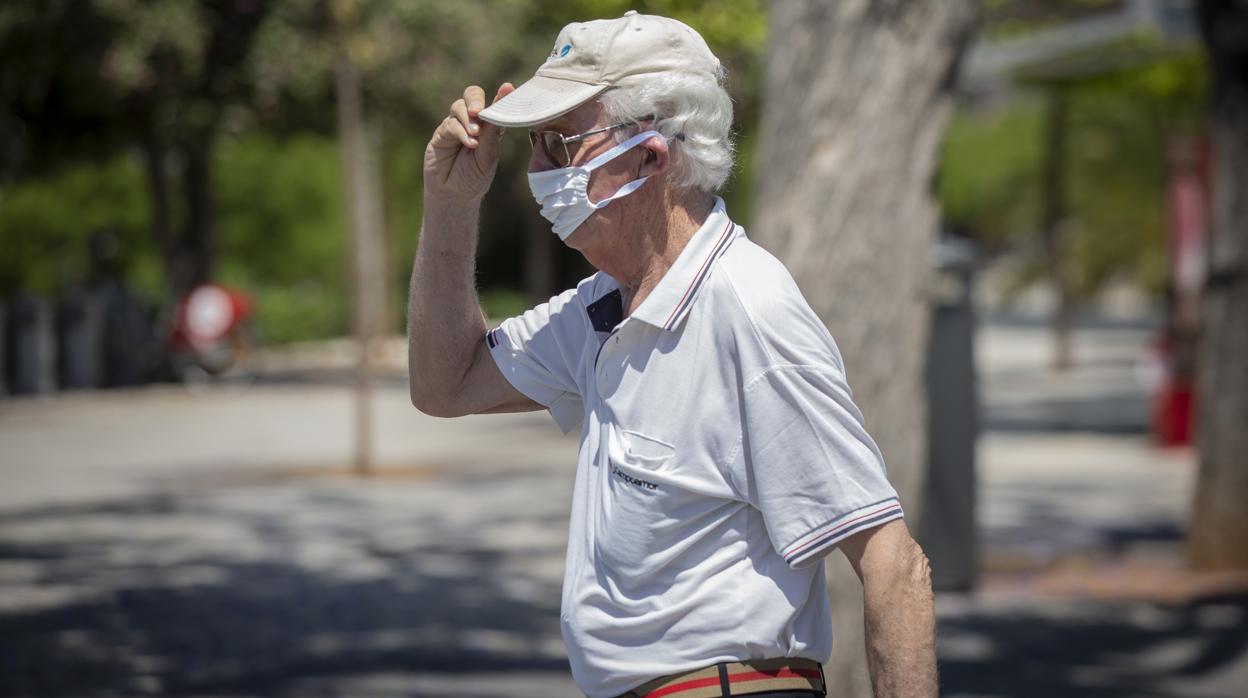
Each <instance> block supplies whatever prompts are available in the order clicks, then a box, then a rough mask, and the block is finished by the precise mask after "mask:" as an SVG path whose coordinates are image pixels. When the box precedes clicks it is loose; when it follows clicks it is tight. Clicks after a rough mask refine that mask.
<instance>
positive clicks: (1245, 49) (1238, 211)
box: [1187, 0, 1248, 569]
mask: <svg viewBox="0 0 1248 698" xmlns="http://www.w3.org/2000/svg"><path fill="white" fill-rule="evenodd" d="M1198 8H1199V13H1200V24H1201V30H1202V33H1203V35H1204V38H1205V44H1206V47H1207V49H1208V52H1209V63H1210V67H1211V69H1212V74H1213V102H1212V111H1211V114H1210V122H1211V130H1212V137H1213V148H1214V150H1213V160H1214V162H1213V207H1212V208H1213V215H1212V228H1213V229H1212V231H1211V235H1210V240H1209V248H1208V249H1209V276H1208V280H1207V282H1206V288H1205V298H1204V309H1203V313H1204V318H1203V325H1204V327H1203V337H1202V338H1201V342H1202V346H1201V351H1200V358H1199V362H1198V368H1197V371H1198V372H1199V384H1198V386H1199V387H1198V390H1197V396H1198V400H1199V421H1198V426H1199V435H1198V437H1197V438H1198V440H1199V452H1200V473H1199V478H1198V480H1197V484H1196V498H1195V502H1194V506H1193V515H1192V523H1191V529H1190V531H1189V532H1188V539H1187V557H1188V561H1189V563H1190V564H1192V565H1193V566H1194V567H1197V568H1206V569H1246V568H1248V544H1245V542H1244V537H1245V535H1248V506H1246V505H1245V501H1246V497H1248V429H1246V428H1245V425H1248V310H1246V309H1248V41H1245V40H1244V37H1245V36H1248V3H1245V2H1243V0H1201V1H1200V2H1199V4H1198Z"/></svg>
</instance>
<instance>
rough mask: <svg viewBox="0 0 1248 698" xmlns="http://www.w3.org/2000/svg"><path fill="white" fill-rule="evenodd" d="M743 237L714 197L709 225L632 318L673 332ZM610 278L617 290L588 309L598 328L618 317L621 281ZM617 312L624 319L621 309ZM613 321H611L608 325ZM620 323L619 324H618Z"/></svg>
mask: <svg viewBox="0 0 1248 698" xmlns="http://www.w3.org/2000/svg"><path fill="white" fill-rule="evenodd" d="M742 235H744V232H742V230H741V227H740V226H738V225H736V224H735V223H733V222H732V220H730V219H729V218H728V211H727V210H726V209H725V207H724V200H723V199H721V198H720V197H718V196H717V197H715V206H714V207H713V208H712V209H711V213H710V215H708V216H707V217H706V221H705V222H703V223H702V226H701V227H700V228H698V230H697V231H696V232H694V234H693V237H691V238H690V239H689V242H688V243H686V244H685V248H684V249H683V250H681V251H680V254H679V255H678V256H677V257H676V262H675V263H674V264H672V266H671V268H670V269H668V270H667V272H666V273H664V274H663V278H661V279H659V283H658V284H657V285H656V286H655V287H654V289H653V290H652V291H650V295H648V296H646V300H644V301H642V303H641V305H640V306H639V307H638V308H637V310H635V311H633V314H632V315H631V316H630V318H637V319H638V320H641V321H642V322H644V323H646V324H648V325H653V326H655V327H657V328H659V329H661V330H665V331H669V332H670V331H671V330H674V329H675V328H676V327H677V326H678V325H680V321H681V320H683V319H684V317H685V315H687V314H688V313H689V309H690V308H691V307H693V303H694V301H696V300H697V298H698V295H699V293H700V292H701V290H702V288H703V286H705V285H706V280H707V279H708V278H710V276H711V270H712V269H713V268H714V267H715V262H716V261H717V260H718V259H719V258H720V257H721V256H723V254H724V252H725V251H726V250H727V249H728V247H729V246H730V245H731V244H732V242H733V240H735V239H736V238H738V237H740V236H742ZM610 278H611V279H612V281H614V282H615V288H614V289H612V290H611V291H608V292H607V293H605V294H603V295H602V296H601V297H600V298H599V299H598V300H597V301H595V302H594V303H592V304H590V306H589V308H587V310H589V311H590V319H591V320H594V319H595V316H596V315H597V316H598V317H597V318H596V319H597V320H598V321H599V322H596V323H595V324H596V325H599V324H606V323H603V322H601V321H602V320H604V319H607V318H605V317H603V316H604V315H614V314H615V313H614V312H612V311H614V310H615V308H613V307H611V306H615V307H616V308H618V307H620V303H621V296H620V290H619V286H620V284H619V281H618V280H616V279H615V278H614V277H610ZM618 312H619V314H620V315H621V316H622V315H623V311H622V308H621V309H620V310H619V311H618ZM614 319H615V318H610V319H608V322H610V320H614ZM618 322H619V321H618V320H616V323H618ZM611 324H615V323H611Z"/></svg>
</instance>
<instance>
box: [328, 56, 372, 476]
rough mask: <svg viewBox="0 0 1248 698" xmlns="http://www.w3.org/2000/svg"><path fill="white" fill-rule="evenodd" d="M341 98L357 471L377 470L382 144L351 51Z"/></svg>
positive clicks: (338, 87)
mask: <svg viewBox="0 0 1248 698" xmlns="http://www.w3.org/2000/svg"><path fill="white" fill-rule="evenodd" d="M334 77H335V97H336V99H337V102H338V140H339V143H340V144H341V147H342V168H343V169H342V174H343V186H344V187H345V189H346V201H347V210H348V215H349V220H348V224H349V228H350V235H351V279H352V287H353V289H354V304H353V312H352V320H353V322H352V324H353V326H354V328H355V336H356V339H357V349H358V352H359V354H358V361H357V363H356V389H355V452H354V455H353V460H354V466H355V470H356V472H357V473H358V474H360V475H367V474H369V473H370V472H371V470H372V465H373V463H372V461H373V453H372V431H373V429H372V394H371V393H372V391H371V384H372V351H373V344H374V341H375V339H376V337H377V330H378V324H379V323H378V313H379V312H381V309H382V308H383V307H384V304H385V298H384V295H385V291H384V290H383V286H382V284H381V276H382V274H383V273H384V272H383V269H384V266H385V265H384V263H383V262H382V233H381V230H382V227H383V226H382V221H381V210H382V206H381V202H380V201H379V197H380V188H379V182H378V176H377V168H378V160H377V157H376V153H377V150H376V145H377V144H376V143H375V142H374V141H373V140H372V138H371V137H370V135H369V130H368V128H367V123H366V121H365V119H364V107H363V99H362V97H361V86H360V77H359V73H358V72H357V71H356V68H355V65H354V64H353V63H352V61H351V57H350V56H349V55H348V54H347V52H346V50H345V49H342V50H340V51H339V53H338V57H337V61H336V64H335V71H334Z"/></svg>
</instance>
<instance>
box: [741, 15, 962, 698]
mask: <svg viewBox="0 0 1248 698" xmlns="http://www.w3.org/2000/svg"><path fill="white" fill-rule="evenodd" d="M976 15H977V9H976V5H975V3H974V2H971V1H970V0H957V1H953V0H950V1H948V2H939V3H912V2H900V1H891V2H884V1H878V0H877V1H876V2H870V1H868V0H853V1H850V0H847V1H846V2H840V3H798V2H791V3H775V4H774V5H772V40H771V43H770V47H769V51H768V56H767V67H766V79H765V81H764V85H765V86H764V99H763V122H762V128H761V130H762V144H761V148H762V150H761V154H760V161H759V165H760V167H759V170H758V172H759V175H758V189H757V200H756V203H755V219H754V222H753V227H752V229H751V230H752V236H753V237H754V238H755V239H756V240H758V241H759V242H760V243H761V244H762V245H764V246H766V247H767V248H769V249H770V250H771V251H772V252H773V253H775V254H776V255H777V256H778V257H779V258H780V259H781V260H782V261H783V262H784V263H785V264H786V265H787V266H788V268H789V269H790V270H791V271H792V272H793V275H794V277H795V278H796V280H797V282H798V284H799V286H800V287H801V288H802V290H803V292H804V293H805V295H806V298H807V299H808V300H809V301H810V304H811V306H812V308H813V309H814V310H815V312H816V313H818V314H819V316H820V318H822V319H823V321H824V322H825V323H827V325H828V327H829V328H830V330H831V332H832V334H833V336H834V337H835V338H836V340H837V343H838V344H839V346H840V347H841V349H842V353H843V355H844V359H845V363H846V367H847V370H848V374H849V379H850V382H851V384H852V385H853V388H854V396H855V400H856V401H857V402H858V403H859V405H860V406H861V407H862V410H863V412H864V414H865V416H866V420H867V428H868V430H869V431H870V432H871V434H873V435H874V436H875V438H876V440H877V441H878V442H879V445H880V448H881V450H882V451H883V453H884V456H885V459H886V461H887V463H888V472H889V476H890V480H892V482H893V484H894V485H895V486H896V488H897V490H898V493H899V494H900V496H901V501H902V503H903V507H904V508H905V510H906V518H907V519H908V520H909V521H911V522H917V521H918V520H919V518H920V516H921V512H920V511H919V506H920V503H921V500H922V496H921V494H922V488H923V484H924V468H925V463H926V408H925V404H926V400H925V398H924V395H925V393H924V388H923V385H924V382H923V371H924V359H925V356H926V338H927V322H928V313H929V312H930V310H929V309H930V301H929V297H928V295H929V292H928V284H927V279H928V277H929V264H930V261H929V259H930V254H931V247H932V241H933V236H934V233H935V230H936V227H937V210H936V206H935V204H934V201H933V197H932V192H931V190H932V176H933V172H934V169H935V165H936V153H937V147H938V145H939V143H940V139H941V136H942V134H943V132H944V125H945V123H946V121H947V118H948V115H949V112H950V108H951V87H952V84H953V82H954V77H955V75H956V73H957V67H958V62H959V59H960V57H961V56H962V54H963V52H964V50H965V48H966V46H967V44H968V42H969V40H970V38H971V36H972V34H973V30H974V26H975V20H976ZM912 525H913V523H912ZM830 563H831V564H833V565H834V567H833V568H832V569H831V570H830V572H831V573H830V581H831V585H832V595H833V596H832V603H833V616H834V619H835V621H834V622H835V623H836V629H835V632H836V636H837V638H838V641H837V643H836V649H835V650H834V652H833V657H832V661H831V662H830V664H829V676H831V677H835V678H832V679H830V681H831V683H832V684H833V685H837V686H842V687H847V688H846V690H845V692H846V694H847V695H870V687H869V685H868V683H867V678H866V660H865V655H864V645H863V641H862V640H863V635H862V630H863V616H862V605H861V598H862V590H861V587H860V586H857V584H858V582H857V579H856V578H855V576H854V574H853V572H852V571H850V568H849V566H848V564H847V563H846V562H845V560H844V559H843V557H841V556H836V558H835V559H831V558H830ZM855 608H856V609H857V610H856V613H855Z"/></svg>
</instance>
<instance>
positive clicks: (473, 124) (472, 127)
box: [451, 99, 481, 136]
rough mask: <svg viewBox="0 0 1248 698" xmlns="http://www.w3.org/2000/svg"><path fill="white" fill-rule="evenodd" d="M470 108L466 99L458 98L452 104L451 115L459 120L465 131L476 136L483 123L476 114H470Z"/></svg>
mask: <svg viewBox="0 0 1248 698" xmlns="http://www.w3.org/2000/svg"><path fill="white" fill-rule="evenodd" d="M469 109H470V107H469V106H468V104H467V102H466V101H465V100H463V99H457V100H455V102H454V104H452V105H451V116H453V117H455V118H456V119H458V120H459V123H460V124H461V125H462V126H463V127H464V130H465V131H467V132H468V133H470V134H472V135H473V136H476V135H477V134H478V133H480V132H481V124H480V122H479V121H478V120H477V119H476V118H475V116H476V115H475V114H474V115H472V116H470V115H469Z"/></svg>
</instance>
